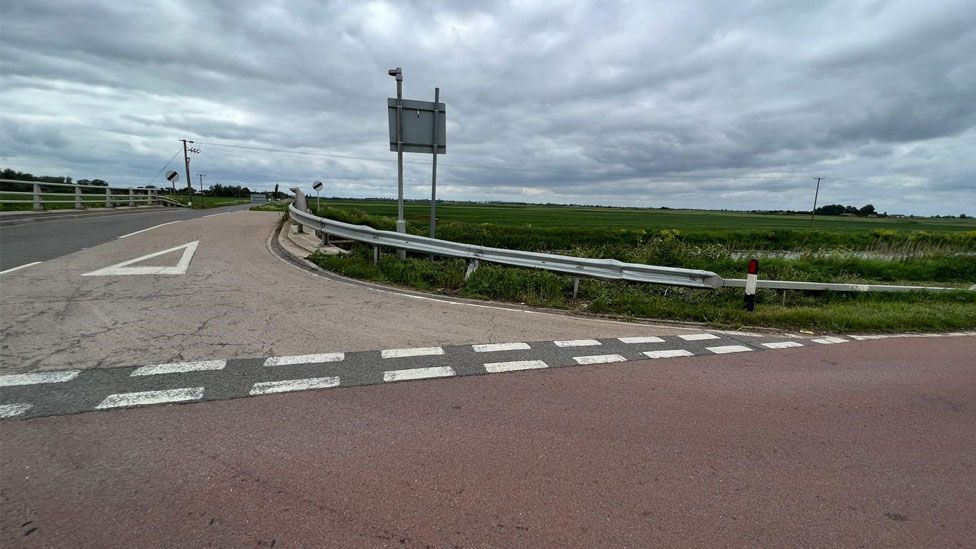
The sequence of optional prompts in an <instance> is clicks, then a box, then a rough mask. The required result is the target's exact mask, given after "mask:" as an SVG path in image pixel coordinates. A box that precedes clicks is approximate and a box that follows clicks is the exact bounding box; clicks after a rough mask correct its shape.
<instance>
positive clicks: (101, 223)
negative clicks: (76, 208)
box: [0, 205, 250, 271]
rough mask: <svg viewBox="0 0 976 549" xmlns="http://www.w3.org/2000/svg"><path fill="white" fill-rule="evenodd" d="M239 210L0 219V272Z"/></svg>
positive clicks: (157, 210)
mask: <svg viewBox="0 0 976 549" xmlns="http://www.w3.org/2000/svg"><path fill="white" fill-rule="evenodd" d="M242 208H245V209H246V208H250V205H246V206H229V207H225V208H214V209H210V210H191V209H185V208H155V209H146V210H141V209H140V210H130V209H125V210H116V211H103V212H94V211H92V212H73V211H50V212H43V213H37V214H35V213H30V214H15V215H4V216H0V271H5V270H7V269H12V268H14V267H19V266H21V265H26V264H28V263H33V262H35V261H47V260H49V259H54V258H56V257H61V256H64V255H67V254H70V253H74V252H77V251H79V250H83V249H86V248H91V247H93V246H96V245H98V244H102V243H103V242H108V241H110V240H113V239H116V238H118V237H119V236H122V235H125V234H129V233H132V232H135V231H139V230H142V229H145V228H147V227H152V226H154V225H159V224H160V223H168V222H170V221H177V220H182V219H193V218H197V217H202V216H205V215H211V214H214V213H220V212H225V211H228V210H238V209H242Z"/></svg>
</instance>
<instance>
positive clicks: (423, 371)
mask: <svg viewBox="0 0 976 549" xmlns="http://www.w3.org/2000/svg"><path fill="white" fill-rule="evenodd" d="M454 375H457V374H456V373H455V372H454V368H451V367H450V366H435V367H433V368H411V369H409V370H387V371H385V372H383V381H386V382H390V381H407V380H410V379H427V378H430V377H451V376H454Z"/></svg>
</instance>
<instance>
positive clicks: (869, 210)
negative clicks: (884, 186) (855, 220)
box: [857, 204, 875, 217]
mask: <svg viewBox="0 0 976 549" xmlns="http://www.w3.org/2000/svg"><path fill="white" fill-rule="evenodd" d="M874 214H875V211H874V205H873V204H867V205H865V206H863V207H862V208H861V209H860V210H858V211H857V215H860V216H861V217H867V216H869V215H874Z"/></svg>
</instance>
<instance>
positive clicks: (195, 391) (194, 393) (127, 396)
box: [95, 387, 203, 410]
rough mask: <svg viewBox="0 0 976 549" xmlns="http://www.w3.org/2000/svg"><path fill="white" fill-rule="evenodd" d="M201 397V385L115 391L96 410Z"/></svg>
mask: <svg viewBox="0 0 976 549" xmlns="http://www.w3.org/2000/svg"><path fill="white" fill-rule="evenodd" d="M201 398H203V387H185V388H182V389H167V390H165V391H142V392H138V393H116V394H114V395H108V396H107V397H105V400H103V401H102V402H101V403H100V404H99V405H98V406H95V409H96V410H105V409H108V408H124V407H127V406H145V405H147V404H166V403H169V402H189V401H192V400H200V399H201Z"/></svg>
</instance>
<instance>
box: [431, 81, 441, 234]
mask: <svg viewBox="0 0 976 549" xmlns="http://www.w3.org/2000/svg"><path fill="white" fill-rule="evenodd" d="M440 100H441V89H440V88H434V144H433V146H432V147H431V148H430V150H431V152H433V153H434V166H433V169H432V170H431V172H430V237H431V238H436V236H434V232H435V230H436V227H437V143H438V141H437V103H439V102H440Z"/></svg>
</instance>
